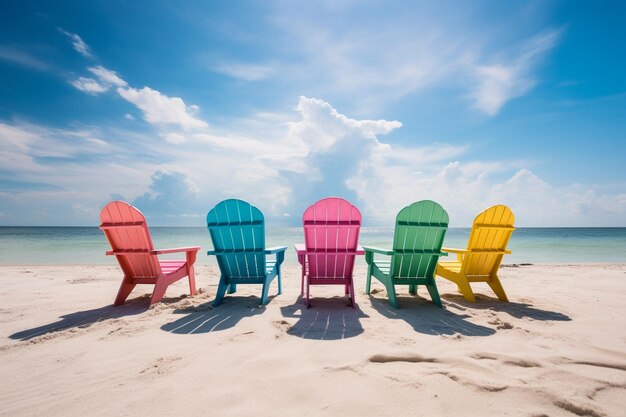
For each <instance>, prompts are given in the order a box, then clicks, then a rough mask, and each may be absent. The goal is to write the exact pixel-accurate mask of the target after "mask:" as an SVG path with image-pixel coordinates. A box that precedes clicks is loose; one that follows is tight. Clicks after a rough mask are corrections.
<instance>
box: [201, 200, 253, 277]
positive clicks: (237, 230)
mask: <svg viewBox="0 0 626 417" xmlns="http://www.w3.org/2000/svg"><path fill="white" fill-rule="evenodd" d="M206 220H207V227H208V228H209V234H210V235H211V240H212V241H213V248H214V249H215V251H217V252H221V253H218V255H217V263H218V265H219V267H220V271H221V273H222V274H225V275H226V276H228V277H231V278H261V277H265V253H264V251H265V220H264V218H263V213H261V211H260V210H259V209H258V208H256V207H254V206H253V205H251V204H250V203H247V202H245V201H242V200H236V199H230V200H224V201H222V202H221V203H219V204H218V205H216V206H215V207H214V208H213V209H212V210H211V211H209V214H207V218H206Z"/></svg>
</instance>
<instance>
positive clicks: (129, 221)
mask: <svg viewBox="0 0 626 417" xmlns="http://www.w3.org/2000/svg"><path fill="white" fill-rule="evenodd" d="M100 221H101V226H100V229H101V230H102V231H103V232H104V235H105V236H106V238H107V240H108V241H109V244H110V245H111V249H112V250H113V252H114V253H115V252H118V254H116V255H115V256H116V258H117V260H118V262H119V264H120V267H121V268H122V271H124V275H126V276H127V277H134V278H156V277H158V276H160V275H161V272H162V271H161V266H160V264H159V260H158V258H157V256H156V255H152V254H150V251H152V250H153V249H154V245H153V244H152V238H151V237H150V230H149V229H148V224H147V223H146V218H145V217H144V215H143V214H142V213H141V212H140V211H139V210H138V209H137V208H135V207H133V206H131V205H130V204H128V203H126V202H124V201H112V202H110V203H109V204H107V205H106V206H105V207H104V208H103V209H102V211H101V212H100ZM122 252H126V253H122ZM132 252H134V253H132Z"/></svg>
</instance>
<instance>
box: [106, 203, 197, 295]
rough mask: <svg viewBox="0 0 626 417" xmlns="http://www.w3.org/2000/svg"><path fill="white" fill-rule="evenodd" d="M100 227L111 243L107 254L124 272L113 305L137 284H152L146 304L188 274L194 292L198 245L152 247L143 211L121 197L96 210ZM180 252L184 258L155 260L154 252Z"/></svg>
mask: <svg viewBox="0 0 626 417" xmlns="http://www.w3.org/2000/svg"><path fill="white" fill-rule="evenodd" d="M100 221H101V222H102V224H101V225H100V230H102V231H103V232H104V235H105V236H106V238H107V240H108V241H109V243H110V244H111V249H112V250H110V251H107V252H106V254H107V255H115V257H116V258H117V261H118V262H119V264H120V268H122V271H123V272H124V279H123V280H122V284H121V285H120V289H119V291H118V293H117V297H116V298H115V302H114V303H113V304H114V305H116V306H117V305H121V304H124V301H126V298H127V297H128V296H129V295H130V293H131V291H132V290H133V288H135V285H137V284H154V291H153V292H152V297H151V298H150V304H151V305H152V304H154V303H158V302H159V301H161V299H163V296H164V295H165V290H166V289H167V287H168V286H169V285H170V284H172V283H174V282H176V281H178V280H179V279H182V278H184V277H189V292H190V293H191V295H195V294H196V278H195V274H194V269H193V264H194V262H195V261H196V254H197V252H198V251H199V250H200V247H199V246H194V247H189V248H175V249H162V250H155V249H154V245H153V244H152V238H151V237H150V230H148V224H147V223H146V218H145V217H144V215H143V214H142V213H141V212H140V211H139V210H137V208H135V207H133V206H131V205H130V204H128V203H125V202H123V201H112V202H110V203H109V204H107V205H106V206H105V207H104V208H103V209H102V211H101V212H100ZM176 252H184V253H185V257H186V259H185V260H184V261H183V260H180V261H169V260H168V261H159V258H158V257H157V255H161V254H166V253H176Z"/></svg>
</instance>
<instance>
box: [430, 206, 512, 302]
mask: <svg viewBox="0 0 626 417" xmlns="http://www.w3.org/2000/svg"><path fill="white" fill-rule="evenodd" d="M513 221H514V217H513V212H512V211H511V209H510V208H508V207H507V206H502V205H500V206H493V207H490V208H488V209H487V210H485V211H483V212H482V213H480V214H479V215H478V216H477V217H476V219H474V224H473V225H472V231H471V232H470V237H469V241H468V242H467V249H451V248H443V250H444V251H446V252H451V253H456V254H457V261H456V262H439V264H438V265H437V272H436V274H437V275H439V276H440V277H442V278H445V279H448V280H450V281H452V282H454V283H455V284H456V285H457V286H458V288H459V292H461V294H463V297H465V299H466V300H467V301H471V302H475V301H476V298H475V297H474V293H473V292H472V288H471V287H470V282H486V283H487V284H488V285H489V286H490V287H491V289H492V290H493V292H495V293H496V295H497V296H498V298H499V299H500V300H502V301H509V299H508V298H507V296H506V293H505V292H504V288H503V287H502V283H501V282H500V278H498V268H499V267H500V263H501V262H502V258H503V257H504V255H505V254H509V253H511V251H510V250H508V249H507V248H506V246H507V243H508V242H509V238H510V237H511V234H512V233H513V230H515V228H514V227H513Z"/></svg>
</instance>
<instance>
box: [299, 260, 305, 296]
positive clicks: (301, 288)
mask: <svg viewBox="0 0 626 417" xmlns="http://www.w3.org/2000/svg"><path fill="white" fill-rule="evenodd" d="M303 294H304V264H303V265H302V281H300V295H303Z"/></svg>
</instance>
